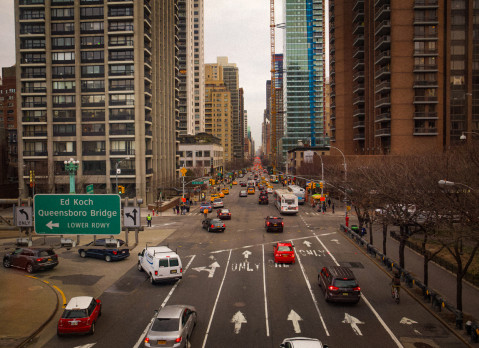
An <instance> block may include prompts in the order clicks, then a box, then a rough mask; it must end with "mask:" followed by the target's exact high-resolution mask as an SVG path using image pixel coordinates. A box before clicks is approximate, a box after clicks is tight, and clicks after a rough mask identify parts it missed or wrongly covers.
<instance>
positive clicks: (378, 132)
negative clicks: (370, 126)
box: [374, 127, 391, 137]
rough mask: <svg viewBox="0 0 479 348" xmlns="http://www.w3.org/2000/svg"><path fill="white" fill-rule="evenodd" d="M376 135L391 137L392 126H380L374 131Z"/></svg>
mask: <svg viewBox="0 0 479 348" xmlns="http://www.w3.org/2000/svg"><path fill="white" fill-rule="evenodd" d="M374 136H375V137H390V136H391V128H389V127H386V128H379V129H376V130H375V131H374Z"/></svg>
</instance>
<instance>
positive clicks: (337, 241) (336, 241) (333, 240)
mask: <svg viewBox="0 0 479 348" xmlns="http://www.w3.org/2000/svg"><path fill="white" fill-rule="evenodd" d="M331 242H335V243H336V244H339V240H337V239H331Z"/></svg>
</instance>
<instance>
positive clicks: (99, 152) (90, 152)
mask: <svg viewBox="0 0 479 348" xmlns="http://www.w3.org/2000/svg"><path fill="white" fill-rule="evenodd" d="M105 154H106V151H105V149H83V151H82V155H83V156H105Z"/></svg>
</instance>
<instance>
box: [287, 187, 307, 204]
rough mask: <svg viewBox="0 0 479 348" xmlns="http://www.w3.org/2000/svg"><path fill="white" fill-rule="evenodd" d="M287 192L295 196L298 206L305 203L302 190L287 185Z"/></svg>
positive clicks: (304, 191) (303, 190)
mask: <svg viewBox="0 0 479 348" xmlns="http://www.w3.org/2000/svg"><path fill="white" fill-rule="evenodd" d="M288 191H289V192H290V193H293V194H294V195H296V197H298V204H304V202H305V199H304V195H305V193H306V190H305V189H304V188H302V187H300V186H298V185H289V186H288Z"/></svg>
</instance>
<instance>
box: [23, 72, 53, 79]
mask: <svg viewBox="0 0 479 348" xmlns="http://www.w3.org/2000/svg"><path fill="white" fill-rule="evenodd" d="M21 76H22V79H44V78H46V77H47V74H46V72H34V73H22V75H21Z"/></svg>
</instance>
